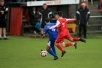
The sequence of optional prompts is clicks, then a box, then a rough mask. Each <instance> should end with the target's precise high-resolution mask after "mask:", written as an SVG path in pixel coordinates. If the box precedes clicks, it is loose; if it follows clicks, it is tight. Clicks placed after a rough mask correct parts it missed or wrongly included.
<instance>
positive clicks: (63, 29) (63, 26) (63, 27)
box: [57, 18, 69, 35]
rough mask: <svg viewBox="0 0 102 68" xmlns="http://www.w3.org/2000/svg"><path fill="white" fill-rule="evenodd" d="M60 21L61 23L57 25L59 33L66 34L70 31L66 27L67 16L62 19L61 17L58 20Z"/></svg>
mask: <svg viewBox="0 0 102 68" xmlns="http://www.w3.org/2000/svg"><path fill="white" fill-rule="evenodd" d="M58 21H59V22H60V24H59V25H58V26H57V28H58V34H59V35H65V34H67V33H68V32H69V31H68V29H67V27H66V24H67V23H66V22H67V21H66V18H61V19H59V20H58Z"/></svg>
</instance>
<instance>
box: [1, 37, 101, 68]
mask: <svg viewBox="0 0 102 68" xmlns="http://www.w3.org/2000/svg"><path fill="white" fill-rule="evenodd" d="M47 41H48V39H43V40H42V39H37V38H27V37H15V36H11V37H9V40H0V68H102V39H87V43H82V42H78V44H77V46H78V48H77V49H76V50H75V49H74V47H73V46H72V47H68V48H65V50H66V51H67V53H66V54H65V56H64V57H63V58H61V57H60V56H61V52H60V51H59V50H58V49H57V55H58V57H59V59H58V60H53V57H52V56H50V55H49V54H48V55H47V56H46V57H41V56H40V50H41V49H45V47H46V43H47Z"/></svg>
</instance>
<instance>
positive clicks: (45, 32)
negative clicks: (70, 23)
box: [44, 25, 48, 34]
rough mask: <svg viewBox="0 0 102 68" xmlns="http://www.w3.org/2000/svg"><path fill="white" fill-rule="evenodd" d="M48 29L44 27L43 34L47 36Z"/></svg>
mask: <svg viewBox="0 0 102 68" xmlns="http://www.w3.org/2000/svg"><path fill="white" fill-rule="evenodd" d="M47 31H48V28H47V25H46V26H45V27H44V34H47Z"/></svg>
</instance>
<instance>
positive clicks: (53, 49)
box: [52, 46, 57, 55]
mask: <svg viewBox="0 0 102 68" xmlns="http://www.w3.org/2000/svg"><path fill="white" fill-rule="evenodd" d="M52 51H53V52H54V53H55V55H57V54H56V49H55V46H53V47H52Z"/></svg>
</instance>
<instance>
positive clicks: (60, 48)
mask: <svg viewBox="0 0 102 68" xmlns="http://www.w3.org/2000/svg"><path fill="white" fill-rule="evenodd" d="M56 47H57V48H58V49H59V50H60V51H62V52H64V49H63V47H62V46H60V45H59V44H57V45H56Z"/></svg>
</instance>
